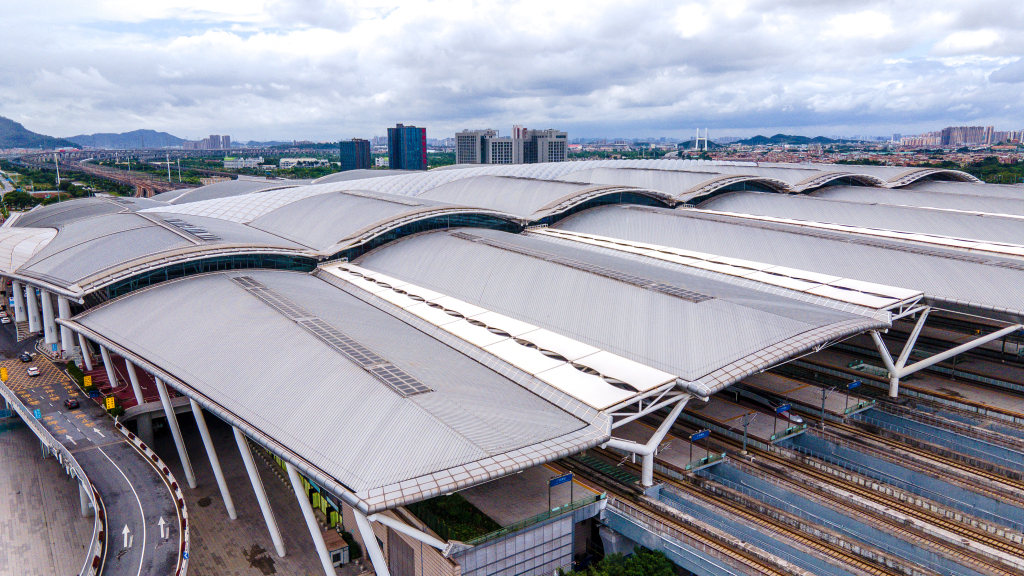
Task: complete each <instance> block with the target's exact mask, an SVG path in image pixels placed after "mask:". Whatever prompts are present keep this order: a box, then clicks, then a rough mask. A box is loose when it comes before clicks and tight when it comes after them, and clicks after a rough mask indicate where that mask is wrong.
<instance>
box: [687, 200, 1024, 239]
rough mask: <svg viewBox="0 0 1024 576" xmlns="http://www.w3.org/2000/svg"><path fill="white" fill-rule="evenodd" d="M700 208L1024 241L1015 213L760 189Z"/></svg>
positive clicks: (1023, 224)
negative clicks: (875, 202)
mask: <svg viewBox="0 0 1024 576" xmlns="http://www.w3.org/2000/svg"><path fill="white" fill-rule="evenodd" d="M891 193H896V194H898V193H899V192H896V191H891ZM700 208H702V209H707V210H719V211H723V212H736V213H740V214H756V215H760V216H776V217H779V218H794V219H797V220H810V221H813V222H827V223H832V224H849V225H852V226H863V227H865V228H876V229H883V230H899V231H903V232H919V233H922V234H937V235H940V236H952V237H954V238H966V239H972V240H986V241H989V242H1004V243H1011V244H1021V245H1024V220H1018V219H1014V218H1000V217H996V216H992V217H989V216H977V215H973V214H958V213H956V212H944V211H938V210H926V209H921V208H913V207H899V206H885V205H873V206H872V205H866V204H860V203H857V202H845V201H841V200H830V199H823V198H811V197H807V196H796V195H780V194H765V193H759V192H733V193H730V194H723V195H721V196H717V197H715V198H712V199H711V200H708V201H707V202H704V203H702V204H701V205H700Z"/></svg>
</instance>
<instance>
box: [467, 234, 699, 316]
mask: <svg viewBox="0 0 1024 576" xmlns="http://www.w3.org/2000/svg"><path fill="white" fill-rule="evenodd" d="M451 235H452V236H455V237H456V238H459V239H462V240H468V241H470V242H477V243H480V244H485V245H487V246H492V247H494V248H498V249H500V250H508V251H509V252H515V253H517V254H523V255H524V256H530V257H532V258H537V259H540V260H545V261H547V262H552V263H555V264H561V265H562V266H566V267H568V268H573V269H576V270H581V271H583V272H589V273H591V274H596V275H598V276H603V277H605V278H611V279H612V280H618V281H620V282H625V283H626V284H632V285H633V286H636V287H638V288H644V289H646V290H653V291H655V292H660V293H662V294H668V295H669V296H673V297H676V298H681V299H683V300H686V301H688V302H693V303H695V304H699V303H701V302H705V301H707V300H713V299H714V297H713V296H708V295H707V294H701V293H699V292H694V291H693V290H687V289H686V288H682V287H680V286H670V285H668V284H665V283H662V282H657V281H655V280H650V279H647V278H643V277H640V276H636V275H633V274H629V273H626V272H620V271H618V270H612V269H611V268H605V267H603V266H595V265H594V264H590V263H588V262H582V261H580V260H576V259H574V258H566V257H564V256H557V255H555V254H551V253H548V252H544V251H541V250H535V249H533V248H527V247H524V246H519V245H518V244H513V243H511V242H502V241H500V240H493V239H491V238H484V237H482V236H477V235H475V234H468V233H465V232H453V233H451ZM669 289H671V290H669Z"/></svg>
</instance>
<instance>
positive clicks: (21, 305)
mask: <svg viewBox="0 0 1024 576" xmlns="http://www.w3.org/2000/svg"><path fill="white" fill-rule="evenodd" d="M11 295H12V296H14V321H15V322H24V321H26V320H28V315H27V314H26V313H25V285H24V284H22V283H21V282H18V281H17V280H12V281H11Z"/></svg>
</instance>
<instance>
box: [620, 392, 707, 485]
mask: <svg viewBox="0 0 1024 576" xmlns="http://www.w3.org/2000/svg"><path fill="white" fill-rule="evenodd" d="M690 398H691V396H690V395H689V394H685V395H683V396H681V397H680V399H679V401H678V403H677V404H676V405H675V406H673V407H672V411H671V412H669V415H668V416H666V417H665V420H664V421H662V423H661V426H658V429H657V430H655V432H654V435H653V436H651V438H650V439H649V440H648V441H647V444H637V443H636V442H633V441H630V440H619V439H618V438H612V439H611V440H609V441H608V442H606V443H605V444H604V445H605V446H610V447H612V448H617V449H619V450H625V451H627V452H632V453H634V454H639V455H640V456H643V468H642V469H641V476H640V483H641V484H642V485H643V486H645V487H647V486H653V485H654V455H655V453H656V452H657V451H658V445H659V444H661V441H662V440H664V439H665V436H666V435H668V431H669V430H670V429H671V428H672V425H673V424H675V421H676V418H679V414H680V413H681V412H682V411H683V408H685V407H686V403H687V402H689V401H690Z"/></svg>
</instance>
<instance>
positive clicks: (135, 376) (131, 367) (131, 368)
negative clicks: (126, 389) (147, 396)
mask: <svg viewBox="0 0 1024 576" xmlns="http://www.w3.org/2000/svg"><path fill="white" fill-rule="evenodd" d="M105 360H106V357H104V361H105ZM124 366H125V368H127V369H128V379H129V380H131V382H132V392H135V402H136V403H138V405H139V406H142V405H143V404H145V403H146V401H145V400H143V398H142V386H139V373H138V372H136V371H135V364H132V361H131V360H129V359H127V358H125V359H124Z"/></svg>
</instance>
